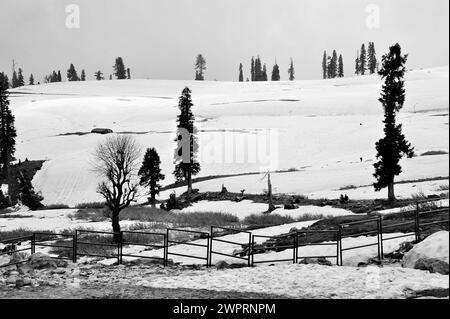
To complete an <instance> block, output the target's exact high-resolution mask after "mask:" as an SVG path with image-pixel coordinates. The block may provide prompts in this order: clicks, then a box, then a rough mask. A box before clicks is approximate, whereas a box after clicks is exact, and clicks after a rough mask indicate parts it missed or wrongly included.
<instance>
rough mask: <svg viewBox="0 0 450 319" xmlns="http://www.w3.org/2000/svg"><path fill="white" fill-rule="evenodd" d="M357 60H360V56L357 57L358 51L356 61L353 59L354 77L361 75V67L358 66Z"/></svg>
mask: <svg viewBox="0 0 450 319" xmlns="http://www.w3.org/2000/svg"><path fill="white" fill-rule="evenodd" d="M359 58H360V55H359V50H358V51H356V59H355V74H356V75H360V74H361V65H360V61H359Z"/></svg>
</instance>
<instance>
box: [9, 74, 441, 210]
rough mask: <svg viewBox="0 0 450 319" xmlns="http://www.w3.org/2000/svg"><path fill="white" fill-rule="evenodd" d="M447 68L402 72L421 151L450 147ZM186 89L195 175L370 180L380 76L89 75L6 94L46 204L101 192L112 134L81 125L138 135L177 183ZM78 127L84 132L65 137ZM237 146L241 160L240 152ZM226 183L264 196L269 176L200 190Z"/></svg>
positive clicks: (316, 183) (328, 186) (417, 160)
mask: <svg viewBox="0 0 450 319" xmlns="http://www.w3.org/2000/svg"><path fill="white" fill-rule="evenodd" d="M448 75H449V68H448V67H442V68H435V69H429V70H415V71H411V72H409V73H408V75H407V78H406V94H407V99H406V103H405V107H404V109H403V110H402V112H401V113H400V115H399V121H400V122H402V123H403V126H404V133H405V135H406V137H407V138H408V139H409V140H410V141H411V142H412V144H413V145H414V146H415V148H416V152H417V154H418V155H420V154H422V153H424V152H427V151H444V152H447V153H448V151H449V139H448V122H449V117H448V110H449V89H448V85H449V81H448ZM185 86H189V87H190V88H191V90H192V97H193V102H194V105H195V106H194V108H193V111H194V114H195V115H196V119H197V124H196V125H197V127H198V129H199V131H200V132H199V141H200V152H199V154H200V156H199V157H200V160H201V165H202V171H201V173H200V175H199V176H210V175H224V174H242V173H248V172H265V171H267V170H273V171H275V170H286V171H287V170H290V171H289V172H285V173H277V174H273V175H272V182H273V187H274V192H278V193H297V194H307V195H308V196H312V197H314V196H317V197H328V196H330V197H338V196H339V194H340V193H343V192H344V191H340V190H339V189H340V188H342V187H347V186H350V185H354V186H358V187H359V186H367V185H370V184H371V183H372V182H373V177H372V173H373V167H372V164H373V162H374V160H375V158H374V157H375V150H374V144H375V142H376V141H377V140H378V139H379V138H380V137H381V136H382V115H383V113H382V108H381V105H380V104H379V102H378V101H377V99H378V97H379V93H380V88H381V80H380V78H379V77H377V76H364V77H363V76H360V77H354V78H351V77H350V78H343V79H334V80H326V81H323V80H318V81H292V82H284V81H282V82H277V83H275V82H253V83H252V82H250V83H245V82H244V83H236V82H209V81H205V82H198V81H197V82H195V81H159V80H130V81H97V82H89V81H88V82H77V83H75V82H71V83H52V84H46V85H37V86H33V87H22V88H19V89H15V90H13V92H15V94H13V95H12V96H11V107H12V110H13V112H14V114H15V116H16V126H17V130H18V141H17V144H18V145H17V152H16V157H17V158H20V159H22V160H24V159H25V158H29V159H34V160H39V159H44V160H47V161H46V162H45V164H44V166H43V169H42V170H41V171H39V172H38V173H37V175H36V176H35V178H34V180H33V183H34V185H35V186H36V188H37V189H38V190H40V191H42V194H43V196H44V197H45V201H44V203H45V204H55V203H63V204H67V205H76V204H78V203H82V202H91V201H98V200H100V199H101V198H100V197H99V196H98V195H97V194H96V192H95V190H96V185H97V182H98V180H97V178H96V176H95V175H94V174H93V173H92V171H91V170H90V166H89V161H90V154H91V153H92V151H93V149H94V148H95V146H96V145H97V143H98V142H100V141H101V140H103V139H104V138H105V137H104V136H100V135H94V134H87V135H83V134H84V133H87V132H90V131H91V130H92V129H93V128H95V127H104V128H110V129H113V130H114V131H115V132H127V133H133V134H135V136H136V138H137V139H138V141H139V142H140V144H141V145H142V146H143V147H156V148H157V150H158V152H159V153H160V155H161V160H162V170H163V173H164V174H165V175H166V180H165V182H164V183H165V184H168V183H171V182H173V176H172V174H171V173H172V171H173V148H174V142H173V138H174V130H175V125H176V124H175V120H176V115H177V113H178V109H177V107H176V105H177V103H178V96H179V94H180V92H181V90H182V89H183V88H184V87H185ZM77 132H80V133H82V134H79V135H64V136H62V135H61V134H67V133H72V134H73V133H77ZM261 141H262V142H263V143H262V144H264V145H267V144H268V146H267V148H266V147H264V145H261ZM269 142H270V143H269ZM245 145H250V147H245ZM269 148H270V149H269ZM225 154H226V155H225ZM242 154H246V155H245V156H244V158H238V157H239V155H242ZM448 159H449V156H448V154H443V155H437V156H417V157H414V158H412V159H405V160H403V163H402V165H403V167H404V169H403V173H402V175H401V176H400V178H399V180H415V179H420V178H433V177H439V176H444V177H446V176H448V175H449V164H448ZM294 170H297V171H294ZM222 184H224V185H225V186H226V187H227V188H228V190H229V191H235V192H239V191H240V190H241V189H245V190H246V192H248V193H261V192H262V191H263V190H264V189H265V188H266V181H265V179H264V178H263V175H247V176H236V177H228V178H220V179H215V180H209V181H205V182H202V183H197V184H195V187H196V188H199V189H200V190H201V191H205V190H210V191H220V189H221V185H222ZM434 184H436V185H434ZM438 184H439V183H436V182H430V183H424V184H420V185H416V187H414V186H412V185H409V184H405V185H406V186H400V185H399V186H398V194H399V196H400V197H404V196H409V195H411V194H412V193H417V192H418V191H419V190H420V189H422V190H424V191H426V192H429V191H434V186H439V185H438ZM442 184H447V185H448V181H442ZM407 185H409V186H407ZM182 191H184V189H183V190H181V189H177V190H176V192H177V193H178V194H179V193H181V192H182ZM345 192H346V193H348V194H349V196H350V197H351V198H358V197H361V198H373V197H385V194H384V193H383V194H381V193H374V192H373V190H372V189H371V188H370V187H363V188H357V189H353V190H348V191H345ZM169 193H170V191H167V192H164V193H162V194H161V197H163V198H164V197H167V196H168V194H169Z"/></svg>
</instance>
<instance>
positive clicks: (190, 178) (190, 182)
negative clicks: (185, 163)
mask: <svg viewBox="0 0 450 319" xmlns="http://www.w3.org/2000/svg"><path fill="white" fill-rule="evenodd" d="M187 182H188V189H187V192H188V194H190V193H191V192H192V171H191V168H190V167H189V169H188V171H187Z"/></svg>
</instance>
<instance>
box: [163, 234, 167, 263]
mask: <svg viewBox="0 0 450 319" xmlns="http://www.w3.org/2000/svg"><path fill="white" fill-rule="evenodd" d="M166 242H167V236H166V234H164V237H163V246H164V248H163V265H164V267H167V243H166Z"/></svg>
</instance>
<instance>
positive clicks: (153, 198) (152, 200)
mask: <svg viewBox="0 0 450 319" xmlns="http://www.w3.org/2000/svg"><path fill="white" fill-rule="evenodd" d="M151 204H152V208H155V207H156V198H155V192H152V194H151Z"/></svg>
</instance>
